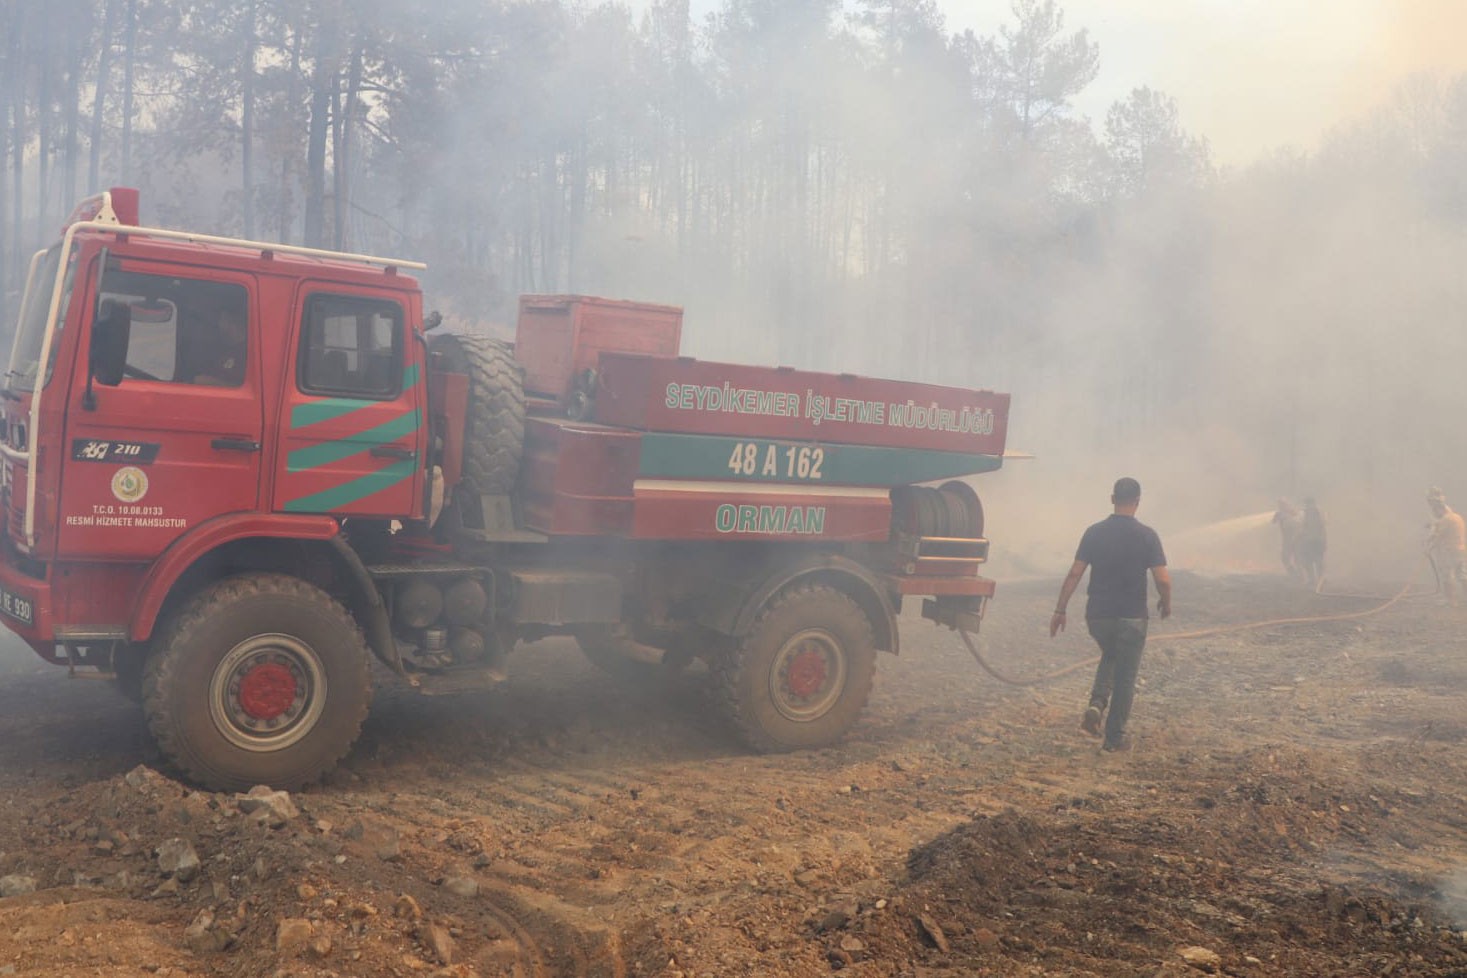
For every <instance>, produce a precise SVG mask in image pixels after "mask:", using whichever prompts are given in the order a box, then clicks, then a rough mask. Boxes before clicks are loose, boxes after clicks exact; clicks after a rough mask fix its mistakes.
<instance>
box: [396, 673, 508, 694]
mask: <svg viewBox="0 0 1467 978" xmlns="http://www.w3.org/2000/svg"><path fill="white" fill-rule="evenodd" d="M507 678H509V677H508V676H506V675H505V673H504V672H503V670H500V669H463V670H455V671H453V672H441V673H427V672H425V673H414V674H413V675H411V676H409V677H408V680H407V682H408V684H409V685H410V686H412V687H413V688H414V689H415V690H417V691H418V692H419V693H422V694H423V695H424V696H448V695H451V694H453V693H480V692H483V691H484V690H486V689H493V688H494V687H495V686H498V685H499V684H500V683H502V682H504V681H505V680H506V679H507Z"/></svg>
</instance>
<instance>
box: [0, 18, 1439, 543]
mask: <svg viewBox="0 0 1467 978" xmlns="http://www.w3.org/2000/svg"><path fill="white" fill-rule="evenodd" d="M995 2H1000V3H1001V2H1002V0H995ZM1007 9H1008V16H1007V19H1006V20H1005V21H1004V23H1003V25H1002V26H1001V27H1000V28H999V29H998V30H997V31H996V32H995V33H994V34H993V35H991V36H979V35H976V34H974V33H973V32H971V31H961V32H957V31H951V30H949V28H948V26H947V25H946V24H945V23H944V18H943V16H942V15H941V13H940V11H939V10H938V8H937V6H936V4H935V0H848V2H846V3H842V2H840V0H722V3H721V4H720V5H719V6H718V7H717V8H716V9H715V10H713V12H711V13H706V14H701V15H700V14H697V13H695V12H694V11H693V10H692V9H690V4H689V0H652V2H650V3H647V4H645V5H639V6H638V7H637V8H636V9H635V10H634V9H633V8H631V7H629V6H627V5H625V4H621V3H616V2H589V0H575V2H570V0H399V2H396V3H385V2H382V0H310V2H298V0H49V2H41V0H8V2H6V3H5V4H4V5H0V313H3V322H4V323H5V324H6V325H5V330H6V331H7V332H8V330H9V324H10V321H11V319H12V318H13V316H14V313H15V308H16V306H17V304H18V298H19V289H20V288H21V286H22V278H23V274H24V269H25V267H26V264H27V262H28V260H29V256H30V254H31V253H32V252H33V251H34V250H35V249H37V248H38V247H41V246H42V244H43V243H44V242H46V241H47V240H49V239H52V238H54V236H55V234H56V231H57V229H58V227H59V226H60V224H61V222H62V221H63V220H64V219H65V216H66V214H67V213H68V211H69V209H70V207H71V205H72V203H73V202H74V201H76V200H77V199H78V198H79V197H81V196H83V195H84V194H86V193H89V192H92V191H95V190H98V189H102V188H105V187H108V186H115V185H122V186H136V187H139V188H140V189H141V191H142V201H143V218H144V221H145V223H150V224H155V225H163V226H171V227H181V228H189V229H196V230H202V231H208V232H211V233H222V234H230V235H238V236H241V237H245V238H250V239H258V240H283V241H287V242H292V243H297V244H305V245H310V246H319V247H328V248H336V249H344V250H349V251H355V252H364V253H370V254H378V255H392V256H399V257H404V258H413V259H417V260H422V261H426V262H427V263H428V266H429V268H428V271H427V272H426V273H424V276H423V283H424V288H425V291H426V292H427V293H428V303H429V305H430V307H435V308H438V309H441V310H442V311H443V312H444V313H445V315H449V316H453V317H457V318H458V319H460V320H463V321H467V322H470V323H474V324H477V325H479V326H481V327H482V328H484V329H488V330H492V331H495V332H499V333H501V334H503V335H506V336H508V335H510V334H511V332H512V328H513V318H514V310H515V304H516V297H517V296H518V295H519V294H521V293H529V292H548V293H565V292H575V293H587V294H595V295H603V296H608V297H613V298H625V299H638V300H645V301H652V302H664V303H669V304H675V305H679V306H682V307H684V308H685V310H686V320H685V328H684V350H685V352H687V353H690V354H692V355H695V356H699V357H703V358H707V359H722V360H740V361H749V362H765V363H780V364H788V365H791V366H796V367H801V368H812V369H820V370H839V371H852V372H857V373H870V374H880V375H886V376H893V377H902V378H908V379H920V380H926V381H931V382H937V383H949V384H962V385H967V386H975V387H988V388H994V389H999V390H1005V391H1009V392H1012V393H1013V395H1014V413H1013V422H1012V426H1011V430H1010V444H1011V446H1013V447H1015V448H1018V449H1026V450H1031V451H1034V452H1035V453H1037V454H1038V456H1039V458H1038V460H1037V461H1036V463H1035V464H1034V465H1031V466H1030V467H1029V469H1028V470H1027V474H1025V475H1023V476H1022V477H1021V476H1012V475H1011V473H1010V471H1008V470H1007V469H1006V471H1005V473H1003V476H1004V477H1005V478H1011V479H1020V478H1022V480H1023V483H1022V485H1023V488H1022V490H1020V489H1018V488H1016V487H1014V485H1013V483H1012V482H1010V483H1005V482H1003V481H1002V480H1000V481H998V483H997V488H998V492H999V494H1000V497H1002V496H1003V494H1004V493H1005V492H1006V491H1007V492H1010V493H1011V494H1012V496H1013V499H1012V506H1013V508H1014V510H1015V511H1016V513H1018V514H1021V515H1022V514H1023V513H1024V507H1025V506H1026V505H1030V506H1036V507H1037V506H1041V505H1044V506H1054V505H1059V504H1069V503H1072V502H1074V501H1075V500H1077V499H1078V500H1080V501H1082V502H1087V503H1088V502H1093V501H1095V500H1101V501H1103V496H1104V493H1103V491H1101V490H1100V489H1098V488H1097V487H1098V486H1107V485H1108V484H1109V481H1110V479H1112V478H1113V477H1114V475H1116V474H1119V472H1118V471H1117V470H1118V468H1119V467H1127V468H1128V469H1130V470H1133V471H1134V473H1135V474H1137V475H1138V476H1139V477H1141V478H1142V480H1143V483H1146V484H1148V485H1156V486H1158V487H1167V488H1168V490H1169V491H1172V492H1174V493H1175V495H1176V497H1177V498H1178V499H1182V498H1184V499H1185V500H1186V506H1185V507H1184V508H1185V510H1186V514H1185V515H1186V518H1188V519H1194V518H1195V519H1198V520H1201V519H1204V518H1205V519H1212V518H1218V517H1221V516H1226V515H1231V514H1235V513H1237V512H1240V511H1242V512H1250V511H1252V510H1255V509H1259V508H1261V507H1262V506H1266V505H1270V504H1271V503H1272V499H1273V497H1274V496H1276V495H1278V494H1280V493H1290V494H1296V493H1297V494H1309V493H1315V494H1318V495H1320V496H1321V498H1322V499H1324V500H1327V501H1333V502H1334V506H1335V509H1336V511H1337V513H1339V514H1340V515H1344V514H1345V513H1347V512H1357V511H1364V510H1366V509H1368V508H1369V507H1370V506H1373V505H1376V504H1378V502H1379V501H1380V499H1381V498H1382V497H1383V496H1384V497H1391V502H1390V504H1389V506H1388V507H1387V508H1388V509H1390V508H1391V507H1396V506H1398V505H1399V507H1400V508H1401V509H1403V510H1404V509H1405V508H1406V507H1408V506H1418V507H1419V496H1420V487H1422V486H1424V485H1426V484H1428V483H1437V484H1442V485H1445V486H1447V487H1448V492H1449V494H1450V492H1451V489H1452V487H1454V486H1456V485H1459V484H1460V486H1461V489H1462V494H1463V495H1467V460H1464V459H1463V457H1462V455H1463V453H1461V452H1460V451H1457V450H1456V446H1457V445H1459V444H1460V441H1461V436H1460V435H1459V434H1458V432H1459V430H1460V428H1461V420H1460V419H1462V418H1463V417H1464V408H1467V404H1464V401H1467V397H1464V395H1463V394H1462V393H1461V391H1462V388H1463V385H1462V384H1461V382H1460V376H1461V373H1462V369H1463V366H1464V365H1467V334H1464V330H1463V329H1462V328H1461V327H1460V325H1459V320H1460V318H1461V316H1462V310H1463V308H1464V298H1467V296H1464V290H1467V285H1464V280H1463V276H1462V273H1461V267H1462V263H1463V259H1464V258H1467V239H1464V229H1467V81H1464V79H1462V78H1455V77H1438V76H1431V75H1420V76H1414V77H1409V78H1407V79H1405V80H1404V81H1403V82H1402V83H1401V84H1400V85H1399V86H1397V87H1396V88H1394V89H1392V90H1389V91H1382V92H1380V97H1379V100H1378V102H1377V103H1376V104H1375V105H1374V106H1373V107H1371V108H1369V109H1368V110H1365V111H1362V112H1361V113H1360V114H1359V115H1358V116H1356V117H1355V118H1353V119H1351V120H1350V121H1349V122H1348V123H1346V124H1344V125H1341V126H1339V127H1337V128H1335V129H1334V130H1332V131H1331V132H1330V133H1329V134H1328V135H1327V136H1326V138H1324V139H1323V140H1322V141H1320V142H1318V144H1317V145H1314V143H1315V142H1316V140H1315V138H1314V137H1315V135H1316V134H1314V133H1300V134H1299V141H1300V144H1301V145H1307V146H1309V148H1307V149H1299V148H1286V147H1281V148H1279V149H1278V150H1276V151H1274V152H1271V153H1268V154H1265V155H1264V156H1263V157H1261V158H1260V159H1258V160H1256V161H1255V162H1253V163H1251V164H1248V165H1247V166H1243V167H1219V166H1216V165H1215V164H1214V163H1213V161H1212V159H1211V154H1210V152H1209V147H1208V142H1207V139H1206V134H1205V133H1193V132H1191V131H1189V130H1188V128H1187V127H1186V125H1185V124H1184V120H1183V119H1182V117H1181V114H1180V112H1179V110H1178V106H1177V104H1176V102H1175V100H1174V99H1173V98H1171V97H1170V96H1168V95H1167V94H1166V93H1165V92H1163V91H1160V90H1156V89H1153V88H1148V87H1143V88H1138V89H1135V90H1134V91H1132V92H1131V93H1130V94H1129V95H1128V97H1126V98H1124V99H1122V100H1119V101H1117V102H1115V103H1114V104H1112V105H1111V107H1110V108H1109V110H1108V111H1107V112H1106V113H1105V114H1104V117H1103V118H1089V117H1086V116H1085V115H1083V114H1081V113H1080V112H1079V111H1078V110H1077V108H1076V98H1077V96H1078V95H1080V94H1081V93H1082V92H1085V91H1086V90H1087V88H1088V87H1089V86H1090V85H1092V83H1093V82H1094V81H1095V78H1096V76H1097V73H1098V71H1099V68H1100V65H1101V63H1102V59H1103V58H1105V57H1106V52H1105V51H1102V50H1100V47H1099V45H1098V44H1097V43H1095V42H1094V41H1093V40H1092V39H1091V37H1090V35H1089V33H1088V32H1087V30H1086V27H1085V25H1084V24H1082V23H1075V22H1072V21H1071V20H1070V18H1068V17H1067V16H1066V13H1065V11H1064V9H1063V5H1062V4H1061V3H1060V2H1058V0H1012V2H1011V3H1009V4H1008V7H1007ZM1322 29H1327V26H1326V27H1322ZM1020 465H1022V463H1020ZM1006 487H1007V488H1006ZM1398 495H1399V497H1400V499H1401V500H1403V501H1402V502H1400V503H1399V504H1398V503H1397V502H1396V501H1395V498H1394V497H1396V496H1398ZM1408 499H1409V502H1406V501H1404V500H1408ZM1173 505H1177V506H1179V504H1178V503H1177V502H1176V501H1175V500H1174V502H1173ZM1179 508H1181V507H1179ZM1392 511H1394V510H1392ZM1418 516H1419V514H1417V513H1415V512H1414V511H1411V512H1409V513H1407V514H1406V516H1403V517H1401V518H1399V519H1396V520H1395V521H1394V522H1393V519H1392V518H1391V517H1387V518H1385V519H1383V520H1373V521H1371V522H1372V525H1373V526H1374V525H1375V524H1377V523H1378V524H1380V528H1381V532H1390V533H1396V532H1398V531H1399V529H1400V527H1403V526H1405V525H1407V524H1408V523H1412V524H1414V523H1415V522H1417V521H1418V520H1417V517H1418ZM1175 519H1176V520H1177V521H1178V523H1179V525H1180V524H1181V522H1182V521H1183V518H1182V514H1181V513H1180V512H1178V513H1177V514H1175ZM1043 522H1044V521H1043V520H1041V519H1038V518H1037V517H1036V518H1035V519H1032V520H1028V523H1029V524H1030V530H1031V531H1032V535H1033V536H1034V537H1035V540H1036V541H1037V540H1038V538H1039V537H1042V535H1043V534H1042V532H1040V528H1041V527H1042V524H1043ZM1069 532H1070V529H1069V526H1068V525H1065V526H1064V527H1063V528H1062V535H1064V536H1066V537H1067V536H1068V535H1069ZM1361 537H1362V539H1361V542H1358V543H1357V544H1356V546H1357V547H1358V549H1359V550H1360V551H1361V552H1362V554H1364V553H1367V552H1372V551H1373V548H1374V547H1375V543H1374V542H1373V538H1369V535H1368V534H1362V535H1361ZM1343 546H1345V547H1346V552H1347V553H1348V550H1349V547H1350V544H1349V542H1348V541H1346V542H1344V543H1343Z"/></svg>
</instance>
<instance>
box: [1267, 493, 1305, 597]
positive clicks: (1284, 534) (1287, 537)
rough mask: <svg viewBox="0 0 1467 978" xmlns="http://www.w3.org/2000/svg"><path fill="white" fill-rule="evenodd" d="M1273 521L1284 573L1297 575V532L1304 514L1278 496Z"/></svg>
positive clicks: (1302, 522)
mask: <svg viewBox="0 0 1467 978" xmlns="http://www.w3.org/2000/svg"><path fill="white" fill-rule="evenodd" d="M1273 522H1275V523H1277V524H1278V528H1279V538H1280V542H1281V544H1282V550H1281V552H1280V554H1279V556H1280V559H1281V560H1282V561H1283V564H1284V573H1285V574H1288V575H1289V576H1290V577H1299V576H1301V571H1300V567H1299V532H1300V531H1301V530H1302V529H1304V514H1303V513H1301V512H1299V507H1297V506H1295V505H1294V504H1293V503H1292V502H1290V501H1289V500H1288V499H1285V498H1284V497H1282V496H1280V497H1279V508H1278V509H1277V510H1275V511H1274V514H1273Z"/></svg>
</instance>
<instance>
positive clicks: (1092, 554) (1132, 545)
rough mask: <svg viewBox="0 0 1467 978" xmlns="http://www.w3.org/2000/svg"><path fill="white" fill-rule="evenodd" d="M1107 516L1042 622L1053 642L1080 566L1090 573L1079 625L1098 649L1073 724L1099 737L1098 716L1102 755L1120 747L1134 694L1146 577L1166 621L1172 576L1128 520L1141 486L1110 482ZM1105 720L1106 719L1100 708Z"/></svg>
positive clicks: (1148, 533) (1154, 543)
mask: <svg viewBox="0 0 1467 978" xmlns="http://www.w3.org/2000/svg"><path fill="white" fill-rule="evenodd" d="M1110 501H1111V504H1112V505H1114V506H1115V512H1114V513H1113V514H1112V515H1111V516H1110V517H1108V518H1106V519H1104V520H1101V521H1100V522H1099V523H1096V524H1094V525H1093V526H1091V527H1090V528H1089V529H1087V530H1086V531H1085V535H1084V536H1082V537H1081V538H1080V546H1079V548H1078V549H1077V550H1076V551H1075V563H1074V564H1073V565H1072V566H1071V567H1070V572H1069V574H1067V575H1065V582H1064V583H1063V584H1062V585H1060V593H1059V601H1058V603H1057V604H1056V605H1055V609H1054V616H1053V617H1052V618H1050V620H1049V634H1050V637H1051V638H1053V637H1054V636H1055V635H1057V634H1058V633H1060V632H1062V631H1064V629H1065V605H1067V604H1069V601H1070V596H1071V595H1072V594H1074V593H1075V588H1077V587H1079V585H1080V578H1082V577H1084V576H1085V569H1086V568H1087V567H1089V568H1093V570H1092V571H1091V573H1090V589H1089V591H1088V594H1089V600H1088V601H1087V602H1086V605H1085V624H1086V625H1087V626H1088V627H1089V629H1090V634H1091V636H1092V637H1093V638H1094V639H1095V642H1096V644H1098V645H1099V646H1100V665H1099V666H1097V667H1096V669H1095V684H1094V685H1093V686H1092V687H1091V689H1090V705H1089V707H1088V708H1087V709H1086V710H1085V716H1084V719H1082V720H1081V721H1080V726H1081V728H1082V729H1084V730H1085V732H1086V733H1089V734H1094V735H1095V736H1100V735H1101V733H1102V731H1101V718H1102V717H1105V728H1104V735H1105V740H1104V742H1103V744H1102V747H1103V749H1104V750H1111V751H1113V750H1123V749H1124V748H1125V747H1126V737H1125V733H1126V721H1127V720H1128V719H1129V718H1130V715H1131V700H1132V698H1133V697H1134V696H1135V693H1136V673H1137V672H1138V671H1139V670H1140V668H1141V650H1142V649H1144V648H1145V647H1146V621H1147V613H1146V572H1147V571H1150V572H1151V577H1152V579H1153V580H1155V581H1156V593H1157V594H1158V595H1159V598H1158V600H1157V602H1156V610H1157V612H1158V613H1159V614H1160V615H1161V617H1163V618H1166V617H1168V616H1169V615H1170V614H1171V613H1172V578H1171V575H1170V574H1169V573H1167V569H1166V554H1165V553H1164V552H1163V551H1162V549H1161V538H1160V537H1158V536H1157V535H1156V531H1155V530H1153V529H1152V528H1151V527H1149V526H1147V525H1146V524H1144V523H1141V522H1140V521H1138V520H1137V519H1136V507H1137V506H1139V505H1140V504H1141V484H1140V483H1139V482H1137V481H1136V480H1135V479H1117V480H1116V484H1115V488H1114V490H1113V491H1112V492H1111V497H1110ZM1107 705H1108V706H1109V707H1110V715H1109V716H1106V715H1105V713H1106V707H1107Z"/></svg>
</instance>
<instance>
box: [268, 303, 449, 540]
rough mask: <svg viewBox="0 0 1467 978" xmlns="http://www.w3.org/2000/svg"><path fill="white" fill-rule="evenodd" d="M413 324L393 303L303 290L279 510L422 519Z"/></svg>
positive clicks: (278, 482) (280, 465)
mask: <svg viewBox="0 0 1467 978" xmlns="http://www.w3.org/2000/svg"><path fill="white" fill-rule="evenodd" d="M415 352H416V350H415V349H410V348H409V346H408V327H407V317H406V312H405V309H404V306H403V304H402V302H401V301H400V300H399V299H398V298H397V297H396V296H393V295H391V294H383V295H364V294H361V293H353V294H344V293H342V292H341V291H340V287H339V286H338V287H336V290H335V291H333V289H332V287H331V286H329V285H325V284H322V285H320V286H317V287H314V288H308V289H306V290H305V293H304V295H303V298H302V301H301V305H300V331H299V334H298V336H297V342H296V351H295V354H294V356H293V363H292V365H291V369H292V373H293V376H292V378H291V380H290V382H289V383H287V385H286V391H285V409H284V412H283V413H282V415H281V439H280V444H281V451H280V457H279V459H278V460H277V462H276V475H275V498H274V507H275V509H276V510H278V511H281V512H291V513H331V514H333V515H336V516H344V517H352V516H362V517H367V516H370V517H382V518H389V519H391V518H396V519H408V518H411V517H416V516H419V515H421V513H422V509H423V506H422V488H423V481H422V480H423V476H422V457H423V456H422V449H423V442H422V440H423V437H424V431H423V425H422V406H421V405H420V404H419V403H418V390H419V386H420V385H419V383H418V367H417V365H416V358H415V357H414V356H412V355H411V354H413V353H415Z"/></svg>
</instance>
